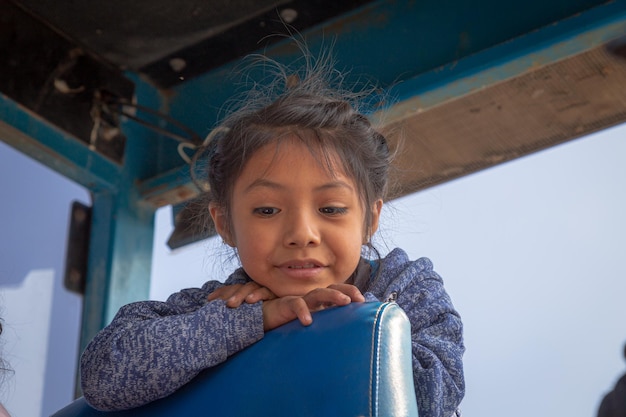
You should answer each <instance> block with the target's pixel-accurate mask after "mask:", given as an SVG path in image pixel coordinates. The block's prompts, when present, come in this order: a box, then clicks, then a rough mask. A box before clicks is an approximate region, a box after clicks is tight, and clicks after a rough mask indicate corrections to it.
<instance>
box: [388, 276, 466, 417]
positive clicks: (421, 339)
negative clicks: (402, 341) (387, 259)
mask: <svg viewBox="0 0 626 417" xmlns="http://www.w3.org/2000/svg"><path fill="white" fill-rule="evenodd" d="M415 287H417V288H409V289H407V290H406V291H404V292H402V293H400V294H399V295H398V299H397V302H398V304H399V305H400V307H402V309H403V310H404V311H405V312H406V313H407V315H408V317H409V320H410V322H411V342H412V345H413V346H412V351H413V377H414V381H415V391H416V396H417V403H418V410H419V413H420V417H450V416H452V415H454V412H455V411H456V410H457V408H458V406H459V404H460V403H461V400H462V399H463V396H464V394H465V380H464V376H463V361H462V357H463V353H464V351H465V347H464V345H463V325H462V323H461V318H460V317H459V315H458V313H457V312H456V310H455V309H454V307H453V306H452V302H451V300H450V297H449V296H448V294H447V293H446V291H445V290H444V288H443V283H442V282H441V279H440V278H439V279H426V280H423V281H421V282H419V285H418V283H416V285H415Z"/></svg>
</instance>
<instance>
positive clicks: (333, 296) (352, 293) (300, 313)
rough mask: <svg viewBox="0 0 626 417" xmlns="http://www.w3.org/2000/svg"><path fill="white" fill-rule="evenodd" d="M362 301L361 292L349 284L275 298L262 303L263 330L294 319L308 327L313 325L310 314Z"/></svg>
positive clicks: (363, 299)
mask: <svg viewBox="0 0 626 417" xmlns="http://www.w3.org/2000/svg"><path fill="white" fill-rule="evenodd" d="M363 301H365V297H363V294H361V291H359V289H358V288H357V287H355V286H354V285H350V284H335V285H331V286H329V287H328V288H316V289H314V290H313V291H311V292H309V293H308V294H306V295H304V296H286V297H281V298H275V299H272V300H268V301H265V302H264V303H263V329H264V330H265V331H268V330H271V329H274V328H276V327H278V326H281V325H283V324H285V323H288V322H290V321H292V320H294V319H296V318H297V319H298V320H300V323H302V324H303V325H304V326H308V325H310V324H311V323H313V318H312V317H311V313H312V312H315V311H320V310H324V309H325V308H327V307H332V306H343V305H346V304H350V303H351V302H363Z"/></svg>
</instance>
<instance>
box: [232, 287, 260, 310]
mask: <svg viewBox="0 0 626 417" xmlns="http://www.w3.org/2000/svg"><path fill="white" fill-rule="evenodd" d="M259 288H261V286H260V285H259V284H257V283H256V282H254V281H250V282H248V283H246V284H244V285H241V286H240V287H239V288H237V290H236V291H235V292H234V293H233V294H232V295H231V296H230V297H229V298H228V299H227V300H226V305H227V306H228V307H231V308H235V307H239V306H240V305H241V303H243V301H244V300H245V299H246V297H247V296H248V295H249V294H251V293H253V292H254V291H256V290H258V289H259Z"/></svg>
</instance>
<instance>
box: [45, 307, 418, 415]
mask: <svg viewBox="0 0 626 417" xmlns="http://www.w3.org/2000/svg"><path fill="white" fill-rule="evenodd" d="M411 361H412V355H411V332H410V324H409V321H408V319H407V317H406V315H405V314H404V312H403V311H402V309H400V307H398V306H397V305H396V304H394V303H378V302H374V303H353V304H350V305H347V306H344V307H336V308H331V309H327V310H323V311H320V312H317V313H315V314H314V315H313V324H312V325H311V326H309V327H304V326H302V325H300V323H299V322H297V321H293V322H291V323H288V324H286V325H284V326H281V327H279V328H277V329H274V330H272V331H270V332H268V333H266V335H265V337H264V338H263V339H262V340H260V341H259V342H257V343H255V344H254V345H252V346H250V347H248V348H246V349H244V350H243V351H241V352H239V353H237V354H235V355H233V356H232V357H230V358H229V359H228V360H227V361H226V362H224V363H222V364H220V365H218V366H216V367H213V368H211V369H207V370H205V371H203V372H202V373H200V374H199V375H198V376H197V377H196V378H194V379H193V380H192V381H191V382H190V383H188V384H187V385H185V386H183V387H182V388H181V389H179V390H178V391H176V392H175V393H173V394H172V395H170V396H168V397H166V398H163V399H160V400H157V401H155V402H152V403H150V404H147V405H144V406H142V407H138V408H134V409H132V410H126V411H119V412H101V411H97V410H95V409H93V408H91V407H90V406H89V405H88V404H87V403H86V402H85V400H84V398H82V397H81V398H79V399H77V400H75V401H74V402H72V403H71V404H69V405H68V406H66V407H65V408H63V409H61V410H59V411H58V412H57V413H55V414H54V415H53V417H96V416H98V417H104V416H106V417H122V416H133V417H147V416H151V417H160V416H163V417H165V416H168V417H171V416H189V417H192V416H194V417H195V416H272V417H276V416H289V417H293V416H311V417H313V416H315V417H322V416H342V417H350V416H353V417H358V416H374V417H377V416H381V417H382V416H390V417H391V416H393V417H402V416H411V417H417V415H418V412H417V404H416V399H415V390H414V385H413V371H412V369H413V367H412V365H411Z"/></svg>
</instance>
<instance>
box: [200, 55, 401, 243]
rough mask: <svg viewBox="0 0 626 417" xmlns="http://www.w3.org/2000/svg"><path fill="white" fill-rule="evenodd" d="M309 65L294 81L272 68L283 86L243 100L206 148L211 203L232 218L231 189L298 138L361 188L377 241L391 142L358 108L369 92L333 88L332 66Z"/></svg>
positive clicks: (367, 224) (367, 223) (367, 218)
mask: <svg viewBox="0 0 626 417" xmlns="http://www.w3.org/2000/svg"><path fill="white" fill-rule="evenodd" d="M310 62H311V61H309V60H308V61H307V64H308V65H307V66H306V68H305V70H304V72H303V74H302V76H298V75H294V74H291V75H288V73H287V70H286V69H285V68H283V67H281V66H280V65H279V64H276V63H273V64H274V65H275V66H276V68H278V70H277V71H276V74H277V75H278V77H277V79H278V81H277V82H274V83H272V85H271V86H270V87H268V88H266V89H264V90H262V91H259V90H256V91H255V92H254V97H253V98H252V99H251V98H249V97H248V98H247V99H244V101H243V102H244V103H245V105H244V106H243V107H242V108H240V109H238V110H237V111H235V112H233V113H232V114H231V115H230V116H229V117H227V118H226V119H225V120H224V121H223V122H222V124H220V126H219V127H218V128H217V129H218V131H219V133H217V134H216V135H215V137H214V138H213V140H211V142H210V143H209V144H208V145H207V149H205V150H204V154H205V156H206V159H207V161H206V162H207V163H208V169H207V171H208V175H207V177H208V184H209V190H208V198H209V200H210V201H211V202H213V203H214V204H216V205H217V206H219V207H220V208H221V209H222V210H223V211H224V213H225V214H226V216H227V219H230V212H231V210H230V202H231V196H232V190H233V187H234V184H235V181H236V180H237V178H238V177H239V175H240V174H241V172H242V171H243V169H244V166H245V165H246V163H247V161H248V160H249V159H250V158H251V157H252V156H253V155H254V154H255V153H256V152H257V151H258V150H259V149H261V148H262V147H264V146H266V145H268V144H273V143H279V142H280V141H281V140H283V139H284V138H285V137H287V136H289V137H290V138H298V139H299V140H301V141H302V143H303V144H304V145H305V146H306V147H307V148H308V149H309V150H310V151H311V152H312V154H313V155H314V156H315V157H316V158H318V160H320V161H321V162H322V163H323V165H324V166H325V167H326V168H327V169H328V170H329V171H330V172H331V174H332V171H333V163H332V162H333V161H338V162H339V163H340V164H341V169H343V171H344V173H345V175H347V176H349V177H350V178H351V179H352V180H353V181H354V182H355V184H356V185H357V191H358V193H359V195H360V198H361V202H362V205H363V208H364V211H365V219H364V222H365V224H364V227H365V233H366V236H371V230H369V228H370V225H371V219H372V206H373V204H374V203H375V202H376V201H377V200H378V199H384V198H385V197H386V193H387V188H388V177H389V167H390V163H391V154H390V151H389V147H388V144H387V141H386V139H385V138H384V136H383V135H382V134H381V133H379V132H378V131H377V130H376V129H375V128H374V127H373V126H372V125H371V123H370V121H369V120H368V119H367V117H365V116H364V115H363V114H361V113H360V112H359V111H358V110H357V108H358V99H359V97H362V96H363V95H364V94H357V93H353V92H347V91H345V90H342V89H341V88H340V87H337V86H335V87H331V83H332V81H333V80H330V79H329V78H330V77H331V76H332V75H333V74H334V75H336V73H335V72H334V71H333V70H330V69H329V64H328V62H327V61H326V62H322V63H321V64H318V65H310ZM335 81H336V79H335ZM277 90H279V93H277V92H276V91H277ZM228 223H229V225H230V221H229V222H228Z"/></svg>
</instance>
